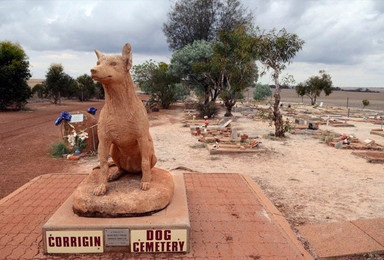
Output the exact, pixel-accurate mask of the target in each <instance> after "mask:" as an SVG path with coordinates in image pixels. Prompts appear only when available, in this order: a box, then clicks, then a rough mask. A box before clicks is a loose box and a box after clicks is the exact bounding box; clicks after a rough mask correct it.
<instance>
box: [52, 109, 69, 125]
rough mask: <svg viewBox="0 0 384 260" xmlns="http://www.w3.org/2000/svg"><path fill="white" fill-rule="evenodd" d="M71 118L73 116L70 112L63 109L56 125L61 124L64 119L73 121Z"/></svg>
mask: <svg viewBox="0 0 384 260" xmlns="http://www.w3.org/2000/svg"><path fill="white" fill-rule="evenodd" d="M71 118H72V116H71V114H70V113H68V112H66V111H63V112H61V114H60V117H58V118H56V121H55V125H56V126H58V125H60V124H61V122H62V121H63V120H66V121H71Z"/></svg>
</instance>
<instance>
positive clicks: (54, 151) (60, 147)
mask: <svg viewBox="0 0 384 260" xmlns="http://www.w3.org/2000/svg"><path fill="white" fill-rule="evenodd" d="M66 153H68V150H67V148H66V147H65V145H64V144H63V143H62V142H58V143H56V144H54V145H52V146H51V155H52V156H53V157H55V158H61V157H62V156H63V154H66Z"/></svg>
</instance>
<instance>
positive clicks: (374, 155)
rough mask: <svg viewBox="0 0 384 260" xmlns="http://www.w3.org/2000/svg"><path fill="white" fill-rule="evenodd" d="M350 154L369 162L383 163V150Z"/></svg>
mask: <svg viewBox="0 0 384 260" xmlns="http://www.w3.org/2000/svg"><path fill="white" fill-rule="evenodd" d="M352 154H354V155H356V156H359V157H362V158H364V159H366V160H367V162H370V163H384V152H352Z"/></svg>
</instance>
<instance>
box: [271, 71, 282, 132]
mask: <svg viewBox="0 0 384 260" xmlns="http://www.w3.org/2000/svg"><path fill="white" fill-rule="evenodd" d="M274 78H275V86H276V89H275V94H274V97H275V103H274V104H273V120H274V123H275V136H276V137H284V122H283V116H282V115H281V113H280V110H279V106H280V85H279V73H278V72H277V70H275V76H274Z"/></svg>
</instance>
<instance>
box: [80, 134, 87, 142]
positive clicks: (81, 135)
mask: <svg viewBox="0 0 384 260" xmlns="http://www.w3.org/2000/svg"><path fill="white" fill-rule="evenodd" d="M79 138H80V139H81V141H84V140H85V139H87V138H88V133H87V132H81V133H80V134H79Z"/></svg>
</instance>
